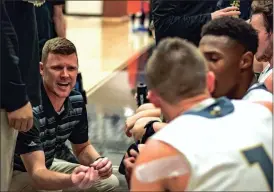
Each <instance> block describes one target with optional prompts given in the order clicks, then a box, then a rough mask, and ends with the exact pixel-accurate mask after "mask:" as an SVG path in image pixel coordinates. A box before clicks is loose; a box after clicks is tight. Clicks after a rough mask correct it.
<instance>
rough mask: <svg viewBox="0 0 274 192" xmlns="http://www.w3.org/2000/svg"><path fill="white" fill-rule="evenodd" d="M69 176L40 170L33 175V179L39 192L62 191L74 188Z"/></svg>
mask: <svg viewBox="0 0 274 192" xmlns="http://www.w3.org/2000/svg"><path fill="white" fill-rule="evenodd" d="M70 177H71V176H70V175H69V174H64V173H58V172H55V171H50V170H48V169H40V170H37V171H35V172H34V173H33V175H32V179H33V181H34V184H35V186H36V187H37V188H38V189H39V190H61V189H68V188H71V187H74V186H73V183H72V181H71V178H70Z"/></svg>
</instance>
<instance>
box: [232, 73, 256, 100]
mask: <svg viewBox="0 0 274 192" xmlns="http://www.w3.org/2000/svg"><path fill="white" fill-rule="evenodd" d="M239 82H240V84H239V85H238V87H237V88H236V89H235V91H234V93H233V94H232V95H231V96H230V97H229V98H230V99H242V98H243V97H244V95H245V94H246V92H247V90H248V89H249V88H250V87H251V86H252V85H253V84H254V83H256V82H257V80H256V77H255V75H254V73H253V72H251V73H244V74H243V75H242V77H241V79H240V81H239Z"/></svg>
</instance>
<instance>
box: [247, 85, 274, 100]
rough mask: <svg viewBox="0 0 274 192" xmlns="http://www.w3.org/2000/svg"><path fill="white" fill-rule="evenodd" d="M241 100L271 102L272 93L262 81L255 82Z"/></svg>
mask: <svg viewBox="0 0 274 192" xmlns="http://www.w3.org/2000/svg"><path fill="white" fill-rule="evenodd" d="M243 100H249V101H269V102H272V100H273V95H272V93H271V92H269V91H268V90H267V87H266V86H265V84H264V83H256V84H254V85H253V86H251V87H250V88H249V89H248V90H247V92H246V94H245V95H244V97H243Z"/></svg>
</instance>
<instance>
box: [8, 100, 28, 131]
mask: <svg viewBox="0 0 274 192" xmlns="http://www.w3.org/2000/svg"><path fill="white" fill-rule="evenodd" d="M7 114H8V120H9V126H10V127H12V128H14V129H17V130H18V131H22V132H27V131H28V130H30V129H31V128H32V125H33V113H32V107H31V104H30V102H28V103H27V104H26V105H24V106H23V107H21V108H20V109H17V110H15V111H12V112H8V113H7Z"/></svg>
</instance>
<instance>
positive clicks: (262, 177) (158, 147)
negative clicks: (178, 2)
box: [131, 38, 273, 191]
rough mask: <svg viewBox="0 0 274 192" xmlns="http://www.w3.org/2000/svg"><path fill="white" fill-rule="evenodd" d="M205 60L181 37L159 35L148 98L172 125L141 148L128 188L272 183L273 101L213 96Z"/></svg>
mask: <svg viewBox="0 0 274 192" xmlns="http://www.w3.org/2000/svg"><path fill="white" fill-rule="evenodd" d="M205 63H206V62H205V60H204V57H203V56H202V54H201V53H200V52H199V51H198V50H197V49H196V48H195V47H194V46H193V45H191V44H189V43H187V42H186V41H184V40H181V39H178V38H168V39H165V40H163V41H162V42H160V44H159V45H158V47H157V48H156V50H155V51H154V53H153V55H152V56H151V58H150V59H149V62H148V64H147V66H146V82H147V85H148V87H149V88H150V94H149V100H150V101H151V103H153V104H154V105H155V107H158V108H160V109H161V111H162V113H163V114H164V116H165V117H166V118H167V119H168V120H169V124H167V125H166V126H165V127H164V128H162V129H161V130H160V131H158V132H157V133H156V134H155V135H154V136H152V138H151V139H150V140H149V141H148V142H147V143H146V145H145V146H144V147H143V150H142V152H141V153H140V154H139V157H138V158H137V161H136V165H135V168H134V170H133V174H132V180H131V191H166V190H167V191H185V190H187V191H193V190H197V191H200V190H206V191H231V190H233V191H239V190H244V191H250V190H255V191H270V190H271V189H272V183H273V164H272V160H271V159H270V158H271V156H272V129H270V127H271V124H272V113H271V112H272V108H271V107H272V104H271V103H268V104H269V105H262V104H258V103H251V102H249V101H241V100H233V101H230V100H229V99H227V98H225V97H221V98H219V99H213V98H212V97H211V96H210V92H212V91H213V90H214V86H215V83H214V82H215V76H214V74H213V73H212V72H210V71H208V68H207V66H206V64H205ZM163 72H164V73H163ZM189 74H191V75H189ZM174 82H176V83H174ZM167 90H168V91H167ZM266 103H267V102H266ZM253 165H255V166H253Z"/></svg>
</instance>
